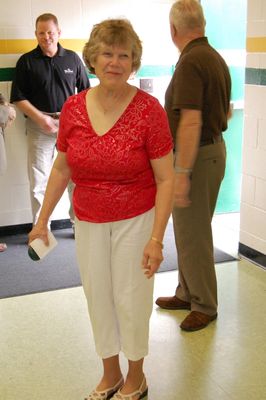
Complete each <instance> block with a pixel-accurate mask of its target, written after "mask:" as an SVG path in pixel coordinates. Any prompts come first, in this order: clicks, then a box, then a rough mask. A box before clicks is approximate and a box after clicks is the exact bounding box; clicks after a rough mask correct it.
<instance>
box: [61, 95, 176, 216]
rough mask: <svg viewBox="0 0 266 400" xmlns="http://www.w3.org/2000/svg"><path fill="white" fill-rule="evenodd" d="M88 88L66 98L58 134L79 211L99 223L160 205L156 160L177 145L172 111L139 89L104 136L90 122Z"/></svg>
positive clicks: (78, 213)
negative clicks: (170, 122) (170, 120)
mask: <svg viewBox="0 0 266 400" xmlns="http://www.w3.org/2000/svg"><path fill="white" fill-rule="evenodd" d="M88 90H89V89H88ZM86 93H87V90H84V91H83V92H81V93H79V94H77V95H74V96H71V97H69V98H68V100H67V101H66V102H65V104H64V106H63V109H62V112H61V115H60V128H59V134H58V139H57V149H58V150H59V151H62V152H66V153H67V162H68V164H69V166H70V168H71V171H72V176H71V179H72V180H73V182H74V183H75V185H76V186H75V190H74V196H73V204H74V211H75V215H76V216H77V218H78V219H79V220H83V221H90V222H97V223H100V222H112V221H119V220H123V219H127V218H132V217H135V216H137V215H140V214H142V213H144V212H146V211H148V210H150V209H151V208H152V207H153V206H154V204H155V195H156V184H155V180H154V175H153V171H152V168H151V164H150V160H151V159H157V158H161V157H163V156H165V155H166V154H168V153H169V152H170V151H171V149H172V147H173V143H172V138H171V134H170V130H169V125H168V120H167V116H166V113H165V111H164V109H163V108H162V106H161V105H160V103H159V102H158V100H157V99H155V98H154V97H153V96H151V95H149V94H147V93H146V92H143V91H142V90H139V89H138V90H137V93H136V94H135V96H134V97H133V99H132V101H131V103H130V104H129V105H128V107H127V108H126V110H125V111H124V113H123V114H122V115H121V117H120V118H119V120H118V121H117V122H116V123H115V125H114V126H113V127H112V128H111V129H110V130H109V131H108V132H107V133H105V134H104V135H102V136H99V135H97V133H96V132H95V131H94V129H93V127H92V125H91V123H90V119H89V116H88V113H87V109H86V97H85V96H86Z"/></svg>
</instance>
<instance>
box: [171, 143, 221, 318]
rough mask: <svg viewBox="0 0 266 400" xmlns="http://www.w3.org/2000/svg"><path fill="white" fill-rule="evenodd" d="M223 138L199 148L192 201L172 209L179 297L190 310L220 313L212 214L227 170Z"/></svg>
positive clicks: (177, 293) (211, 313)
mask: <svg viewBox="0 0 266 400" xmlns="http://www.w3.org/2000/svg"><path fill="white" fill-rule="evenodd" d="M225 159H226V149H225V143H224V141H222V142H220V143H216V144H211V145H208V146H203V147H200V148H199V153H198V157H197V160H196V163H195V165H194V168H193V174H192V183H191V200H192V204H191V206H190V207H188V208H177V207H175V208H174V210H173V222H174V234H175V241H176V247H177V253H178V271H179V284H178V287H177V289H176V296H177V297H179V298H180V299H182V300H184V301H189V302H191V310H194V311H201V312H204V313H206V314H209V315H213V314H215V313H216V312H217V305H218V304H217V282H216V274H215V267H214V256H213V239H212V227H211V222H212V217H213V214H214V210H215V205H216V201H217V197H218V193H219V188H220V185H221V182H222V179H223V177H224V172H225Z"/></svg>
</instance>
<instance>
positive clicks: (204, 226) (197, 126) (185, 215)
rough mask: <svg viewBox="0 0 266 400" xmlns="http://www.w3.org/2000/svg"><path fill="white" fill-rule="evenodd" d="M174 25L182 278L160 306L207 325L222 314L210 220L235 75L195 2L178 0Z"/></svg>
mask: <svg viewBox="0 0 266 400" xmlns="http://www.w3.org/2000/svg"><path fill="white" fill-rule="evenodd" d="M170 28H171V36H172V40H173V42H174V44H175V45H176V47H177V48H178V49H179V51H180V53H181V54H180V58H179V61H178V63H177V65H176V69H175V72H174V75H173V78H172V80H171V82H170V85H169V87H168V89H167V92H166V96H165V100H166V104H165V108H166V111H167V114H168V119H169V123H170V127H171V131H172V134H173V137H174V140H175V143H176V148H175V150H176V151H175V170H176V189H175V207H174V209H173V222H174V233H175V241H176V246H177V252H178V270H179V284H178V287H177V289H176V293H175V296H173V297H159V298H158V299H157V300H156V304H157V305H159V306H160V307H162V308H166V309H172V310H178V309H188V310H191V312H190V313H189V315H188V316H187V317H186V318H185V319H184V321H183V322H182V323H181V325H180V327H181V329H183V330H186V331H196V330H199V329H202V328H205V327H206V326H207V325H208V324H209V323H210V322H211V321H213V320H214V319H216V317H217V283H216V274H215V267H214V257H213V240H212V228H211V221H212V217H213V213H214V210H215V205H216V201H217V197H218V192H219V188H220V184H221V182H222V179H223V176H224V171H225V154H226V151H225V143H224V141H223V138H222V132H223V131H225V130H226V129H227V120H228V117H229V115H230V94H231V79H230V74H229V71H228V67H227V65H226V64H225V62H224V60H223V59H222V57H221V56H220V55H219V54H218V53H217V52H216V51H215V50H214V49H213V48H212V47H211V46H210V45H209V43H208V40H207V38H206V37H205V36H204V34H205V18H204V15H203V10H202V7H201V5H200V3H199V2H198V1H197V0H179V1H176V2H175V3H174V4H173V6H172V8H171V11H170Z"/></svg>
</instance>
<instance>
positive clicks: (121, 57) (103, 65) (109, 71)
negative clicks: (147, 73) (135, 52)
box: [93, 44, 132, 88]
mask: <svg viewBox="0 0 266 400" xmlns="http://www.w3.org/2000/svg"><path fill="white" fill-rule="evenodd" d="M93 67H94V69H95V74H96V76H97V77H98V79H99V80H100V83H101V84H103V85H105V86H107V87H110V88H115V87H118V86H120V85H121V84H123V83H126V82H127V80H128V79H129V77H130V74H131V72H132V48H131V47H124V46H123V47H121V46H107V45H105V44H102V45H101V47H100V51H99V53H98V55H97V57H96V60H95V62H94V63H93Z"/></svg>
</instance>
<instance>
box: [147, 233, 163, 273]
mask: <svg viewBox="0 0 266 400" xmlns="http://www.w3.org/2000/svg"><path fill="white" fill-rule="evenodd" d="M162 261H163V253H162V247H161V245H160V244H159V243H156V242H155V241H153V240H149V242H148V243H147V244H146V246H145V248H144V252H143V258H142V268H143V269H144V274H145V275H146V277H147V278H148V279H150V278H152V277H153V275H154V274H155V272H157V271H158V269H159V267H160V264H161V262H162Z"/></svg>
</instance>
